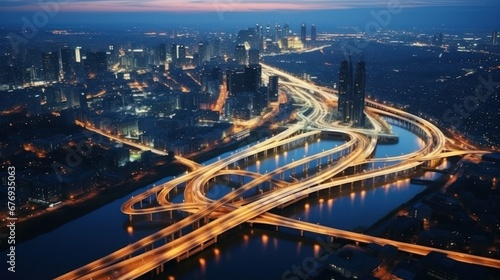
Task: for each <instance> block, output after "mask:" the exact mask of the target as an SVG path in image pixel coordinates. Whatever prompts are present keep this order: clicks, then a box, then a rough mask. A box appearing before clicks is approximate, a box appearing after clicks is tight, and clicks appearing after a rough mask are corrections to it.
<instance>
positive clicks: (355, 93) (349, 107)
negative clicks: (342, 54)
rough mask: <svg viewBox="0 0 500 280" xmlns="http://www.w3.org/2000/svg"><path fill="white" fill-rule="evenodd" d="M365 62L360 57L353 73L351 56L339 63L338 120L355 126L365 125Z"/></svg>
mask: <svg viewBox="0 0 500 280" xmlns="http://www.w3.org/2000/svg"><path fill="white" fill-rule="evenodd" d="M365 88H366V64H365V62H364V61H363V58H361V61H359V62H358V64H357V66H356V74H355V75H353V67H352V61H351V56H349V60H344V61H342V62H341V64H340V71H339V101H338V103H339V105H338V111H339V114H340V120H341V121H342V122H343V123H345V124H351V125H353V126H356V127H364V126H365V114H364V110H365V95H366V90H365Z"/></svg>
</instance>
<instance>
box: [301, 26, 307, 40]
mask: <svg viewBox="0 0 500 280" xmlns="http://www.w3.org/2000/svg"><path fill="white" fill-rule="evenodd" d="M306 38H307V27H306V24H305V23H302V26H301V28H300V40H301V41H302V42H305V41H306Z"/></svg>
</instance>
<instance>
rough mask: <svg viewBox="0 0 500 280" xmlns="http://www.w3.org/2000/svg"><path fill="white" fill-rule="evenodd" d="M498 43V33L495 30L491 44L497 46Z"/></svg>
mask: <svg viewBox="0 0 500 280" xmlns="http://www.w3.org/2000/svg"><path fill="white" fill-rule="evenodd" d="M497 42H498V31H496V30H494V31H493V33H492V34H491V44H492V45H496V44H497Z"/></svg>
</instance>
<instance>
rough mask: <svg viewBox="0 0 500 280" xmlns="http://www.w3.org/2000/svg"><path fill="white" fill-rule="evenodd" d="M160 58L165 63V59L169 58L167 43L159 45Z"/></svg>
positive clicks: (161, 62)
mask: <svg viewBox="0 0 500 280" xmlns="http://www.w3.org/2000/svg"><path fill="white" fill-rule="evenodd" d="M158 60H159V63H160V64H164V63H165V60H167V45H165V44H164V43H161V44H160V45H159V46H158Z"/></svg>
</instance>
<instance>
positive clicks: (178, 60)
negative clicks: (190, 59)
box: [170, 44, 186, 67]
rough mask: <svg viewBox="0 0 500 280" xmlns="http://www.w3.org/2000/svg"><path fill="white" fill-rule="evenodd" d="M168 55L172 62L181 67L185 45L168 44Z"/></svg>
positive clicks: (184, 54) (184, 56) (184, 58)
mask: <svg viewBox="0 0 500 280" xmlns="http://www.w3.org/2000/svg"><path fill="white" fill-rule="evenodd" d="M170 56H171V57H172V63H173V64H174V65H175V66H176V67H181V66H182V65H184V63H185V62H186V47H185V46H184V45H178V44H172V45H170Z"/></svg>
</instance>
